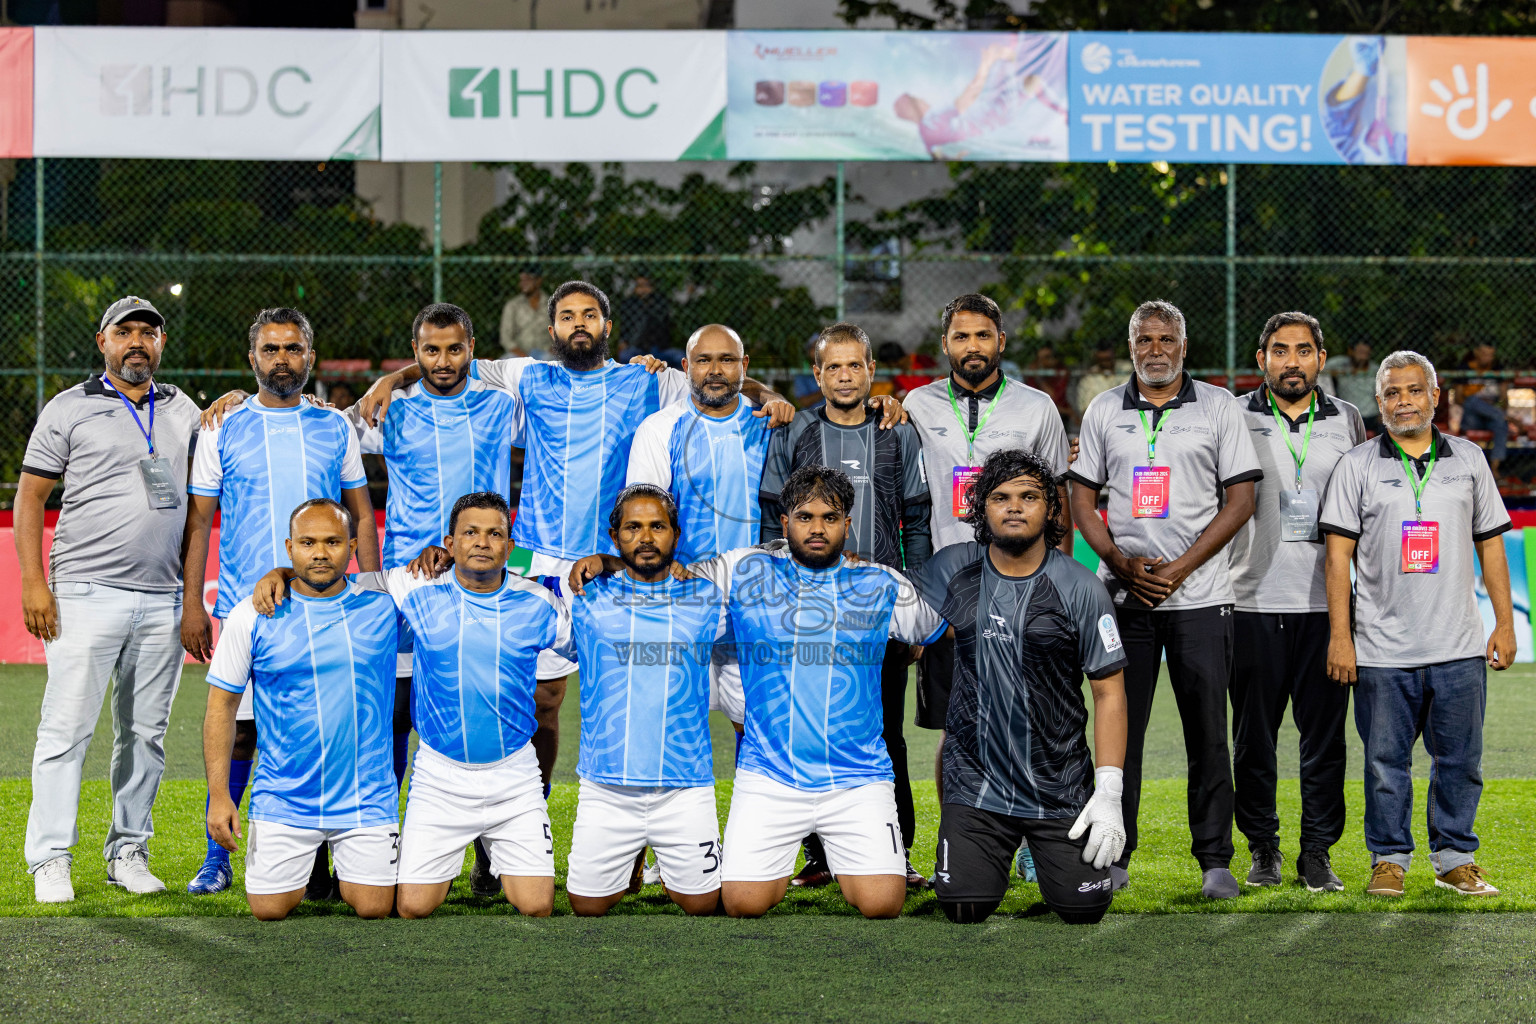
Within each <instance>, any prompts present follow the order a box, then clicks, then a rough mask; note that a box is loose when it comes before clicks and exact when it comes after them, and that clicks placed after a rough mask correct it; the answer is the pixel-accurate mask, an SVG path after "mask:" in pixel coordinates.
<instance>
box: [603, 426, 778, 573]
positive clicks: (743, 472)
mask: <svg viewBox="0 0 1536 1024" xmlns="http://www.w3.org/2000/svg"><path fill="white" fill-rule="evenodd" d="M755 411H756V407H755V406H753V405H752V403H750V402H748V401H747V400H746V399H745V398H742V399H741V400H740V401H738V402H737V403H736V411H735V412H734V413H732V414H731V415H729V416H725V417H720V418H716V417H714V416H706V415H704V414H703V413H702V412H700V411H699V409H698V407H697V406H696V405H694V403H693V402H692V401H691V400H690V401H687V402H679V403H677V404H676V405H669V406H667V407H666V408H665V409H662V410H661V411H660V412H657V413H653V414H651V415H650V416H648V417H646V420H645V422H644V423H642V424H640V429H639V430H638V431H636V432H635V443H634V446H633V447H632V448H630V450H629V475H628V478H627V479H626V481H625V483H626V484H655V485H656V486H657V487H660V488H662V489H663V490H665V491H667V492H668V493H670V494H671V495H672V500H673V501H675V502H677V518H678V525H679V527H680V529H681V536H680V537H679V538H678V542H677V559H678V561H680V562H697V561H700V560H702V559H705V558H713V557H715V556H716V555H718V554H720V553H721V552H722V551H730V550H732V549H734V548H744V547H751V546H752V545H753V544H756V543H757V541H758V532H759V531H758V518H759V509H760V508H761V507H762V505H761V502H760V499H759V495H758V492H759V490H760V489H761V486H762V482H763V462H764V460H765V459H766V458H767V455H768V441H769V439H770V438H771V437H772V436H773V432H772V430H771V429H770V428H769V426H768V417H766V416H754V415H753V413H754V412H755Z"/></svg>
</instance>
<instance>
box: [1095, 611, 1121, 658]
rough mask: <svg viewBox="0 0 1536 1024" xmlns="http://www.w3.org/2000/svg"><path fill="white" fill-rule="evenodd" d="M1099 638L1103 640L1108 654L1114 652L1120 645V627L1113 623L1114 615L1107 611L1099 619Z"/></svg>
mask: <svg viewBox="0 0 1536 1024" xmlns="http://www.w3.org/2000/svg"><path fill="white" fill-rule="evenodd" d="M1099 639H1100V640H1102V641H1104V650H1105V652H1106V653H1108V654H1114V653H1115V652H1116V651H1118V650H1119V649H1120V647H1121V644H1120V627H1119V626H1117V625H1116V624H1115V617H1114V616H1113V615H1110V614H1109V613H1108V612H1106V613H1105V614H1104V615H1103V617H1102V618H1100V619H1099Z"/></svg>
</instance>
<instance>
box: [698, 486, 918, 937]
mask: <svg viewBox="0 0 1536 1024" xmlns="http://www.w3.org/2000/svg"><path fill="white" fill-rule="evenodd" d="M853 498H854V491H853V484H852V483H850V482H849V480H848V478H847V477H846V476H844V475H843V474H842V473H840V472H838V471H837V470H835V469H828V468H827V467H825V466H804V467H802V468H800V469H798V470H796V471H795V472H794V473H793V474H791V475H790V478H789V479H788V480H787V481H786V482H785V484H784V486H783V488H782V489H781V491H780V493H779V504H780V507H781V508H782V509H783V510H784V512H783V514H782V515H781V516H780V524H781V526H782V528H783V530H784V536H785V538H786V539H787V540H788V542H789V544H788V550H787V551H786V550H774V551H769V550H764V549H762V548H739V549H737V550H734V551H727V552H726V553H724V554H722V555H720V556H718V557H716V558H711V559H709V560H707V561H704V562H700V563H698V564H697V565H694V566H691V567H690V568H691V569H692V571H693V572H695V573H697V574H698V575H700V576H703V577H705V578H706V579H709V580H712V581H713V582H714V583H715V585H716V586H718V587H720V589H721V590H722V591H724V592H725V594H726V607H727V611H728V614H729V618H730V628H731V632H732V633H733V634H734V639H735V643H736V654H737V659H738V661H739V662H740V665H741V680H742V689H743V692H744V696H745V703H746V712H747V713H746V723H745V725H746V731H745V734H744V736H743V739H742V744H741V752H740V757H739V759H738V761H737V770H736V785H735V791H734V793H733V795H732V797H731V813H730V817H729V819H728V820H727V823H726V828H725V865H724V868H723V874H724V878H723V881H722V885H721V898H722V899H723V900H724V902H725V909H726V912H727V913H728V914H730V915H731V916H732V917H757V916H760V915H762V914H764V913H767V912H768V910H770V909H771V908H772V907H774V906H775V905H776V904H777V903H778V902H779V901H780V900H782V899H783V898H784V893H785V891H786V890H787V889H788V887H789V878H790V875H792V874H794V870H795V855H796V853H797V852H798V851H799V849H800V841H801V840H802V839H804V838H805V837H806V836H807V835H810V834H811V833H815V834H817V835H819V836H820V837H821V839H822V844H823V845H824V846H825V848H826V852H827V861H828V865H829V866H830V867H831V869H832V873H833V874H834V875H835V876H836V877H837V881H838V882H839V884H840V885H841V886H842V891H843V897H844V898H845V899H847V900H848V902H849V903H851V904H853V906H854V907H856V908H857V909H858V910H859V912H860V913H862V914H863V915H864V916H865V917H895V916H896V915H897V914H899V913H901V908H902V904H903V902H904V901H905V899H906V895H907V857H906V851H905V850H904V849H903V846H902V841H901V825H900V824H899V819H898V818H897V815H896V796H895V785H894V782H893V781H892V780H893V779H894V777H895V776H894V773H893V772H892V770H891V759H890V757H889V756H888V755H887V753H886V749H885V740H884V739H882V733H883V732H884V720H883V714H882V711H881V705H880V669H881V665H882V664H883V663H884V661H885V649H886V644H887V642H888V641H889V640H890V639H891V638H893V637H894V638H895V639H897V640H900V641H902V642H904V643H912V644H922V643H927V642H928V641H930V640H931V639H933V638H935V637H937V636H938V635H939V634H940V633H941V632H942V631H943V629H944V626H943V623H941V622H940V621H939V619H938V616H937V615H935V614H934V613H933V611H932V610H931V609H929V608H928V607H927V606H926V605H924V604H923V603H922V602H921V601H919V600H918V599H917V595H916V593H915V591H914V590H913V587H912V585H911V584H910V583H908V582H907V581H906V579H905V578H903V577H902V576H901V574H900V573H897V572H896V571H895V570H893V569H890V568H888V567H887V566H883V565H876V564H873V563H869V562H861V563H858V564H852V565H850V564H845V563H844V560H843V557H842V556H843V543H844V540H845V539H846V537H847V535H848V524H849V514H850V513H851V512H852V510H853Z"/></svg>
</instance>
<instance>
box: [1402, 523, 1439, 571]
mask: <svg viewBox="0 0 1536 1024" xmlns="http://www.w3.org/2000/svg"><path fill="white" fill-rule="evenodd" d="M1439 571H1440V524H1439V523H1418V522H1412V523H1404V524H1403V572H1439Z"/></svg>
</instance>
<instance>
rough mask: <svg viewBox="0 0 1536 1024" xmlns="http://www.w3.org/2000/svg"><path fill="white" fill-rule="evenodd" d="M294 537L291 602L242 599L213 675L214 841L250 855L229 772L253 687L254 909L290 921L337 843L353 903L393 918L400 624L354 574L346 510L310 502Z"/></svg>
mask: <svg viewBox="0 0 1536 1024" xmlns="http://www.w3.org/2000/svg"><path fill="white" fill-rule="evenodd" d="M288 530H289V538H288V542H287V549H288V554H289V556H290V557H291V558H292V560H293V573H294V579H293V587H292V589H293V600H291V601H288V602H287V603H286V604H285V605H284V606H283V607H281V608H279V609H277V611H276V614H274V615H272V616H270V617H263V616H260V615H258V614H257V612H256V609H255V606H254V604H253V602H252V600H251V598H249V597H247V598H246V599H244V600H243V601H240V602H239V603H237V604H236V605H235V606H234V607H233V608H232V609H231V610H230V612H229V616H228V618H227V619H226V620H225V624H224V632H223V634H222V636H220V638H219V647H218V650H217V651H215V652H214V655H213V663H212V664H211V665H210V666H209V668H208V709H207V711H206V713H205V714H204V717H203V758H204V762H205V763H206V765H207V774H208V793H209V802H208V834H209V835H211V836H212V837H213V839H214V841H216V842H217V843H218V844H219V846H220V847H221V848H222V849H223V850H226V851H229V852H233V851H235V850H236V849H237V848H238V843H237V840H238V839H239V838H241V833H240V811H239V808H237V807H236V806H235V802H234V800H233V799H232V798H231V796H230V791H229V772H230V760H231V754H232V752H233V749H234V745H235V713H236V709H237V708H238V707H239V706H240V700H241V696H242V694H244V693H245V692H246V690H247V689H250V690H252V691H254V698H255V700H254V703H255V711H256V721H257V723H258V734H257V735H258V737H259V738H258V740H257V744H258V747H259V749H260V752H261V759H260V761H259V762H258V763H257V768H256V777H255V780H254V782H253V783H252V787H251V809H250V822H249V823H248V832H247V835H246V836H245V837H244V838H245V841H246V855H245V894H246V900H247V902H249V903H250V906H251V913H252V914H254V915H255V916H256V917H257V918H259V919H260V920H263V921H275V920H280V919H282V918H284V917H287V916H288V914H289V912H291V911H292V910H293V908H294V907H296V906H298V905H299V903H300V901H302V900H303V899H304V890H305V886H306V883H307V882H308V881H309V876H310V870H311V866H312V865H313V864H314V861H315V853H316V851H317V850H318V849H320V848H321V847H323V846H326V845H329V846H330V848H331V852H332V854H333V855H334V857H335V859H336V873H337V875H338V876H339V878H340V885H341V898H342V899H344V900H346V901H347V903H348V904H349V905H350V906H351V907H352V909H353V910H355V911H357V914H358V916H359V917H387V916H389V912H390V910H391V908H393V907H394V903H395V872H396V866H397V863H398V861H399V856H400V825H399V804H398V802H397V797H396V792H395V783H394V776H393V774H392V772H391V770H390V710H391V707H392V705H393V700H394V677H395V651H396V649H397V648H398V646H399V635H400V627H399V619H398V616H397V614H396V612H395V605H394V602H393V601H391V600H390V599H389V596H388V595H387V594H381V593H378V592H375V591H369V590H364V589H363V588H361V587H359V586H358V585H356V584H355V583H353V582H352V581H351V580H350V579H349V578H348V577H347V563H348V562H350V561H351V559H352V555H353V553H354V552H355V551H356V549H357V540H356V538H355V536H354V531H353V524H352V517H351V515H350V514H349V513H348V511H347V509H346V508H345V507H343V506H342V505H341V504H340V503H339V502H336V501H332V500H330V499H328V498H317V499H313V500H310V501H306V502H304V503H303V504H301V505H300V506H299V507H298V508H296V509H295V510H294V511H293V514H292V515H291V516H290V517H289V519H288Z"/></svg>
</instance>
